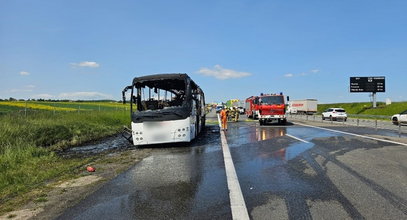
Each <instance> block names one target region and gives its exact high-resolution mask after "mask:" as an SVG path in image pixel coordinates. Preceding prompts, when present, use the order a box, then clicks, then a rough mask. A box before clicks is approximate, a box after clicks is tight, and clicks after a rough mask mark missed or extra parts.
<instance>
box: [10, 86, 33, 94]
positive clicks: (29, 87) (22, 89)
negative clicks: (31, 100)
mask: <svg viewBox="0 0 407 220" xmlns="http://www.w3.org/2000/svg"><path fill="white" fill-rule="evenodd" d="M34 88H35V86H34V85H26V86H24V87H21V88H18V89H10V90H9V92H11V93H19V92H32V91H33V90H34Z"/></svg>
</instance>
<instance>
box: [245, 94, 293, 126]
mask: <svg viewBox="0 0 407 220" xmlns="http://www.w3.org/2000/svg"><path fill="white" fill-rule="evenodd" d="M245 104H246V106H245V107H246V115H247V117H249V118H253V119H259V123H260V125H264V124H266V123H268V122H273V121H278V123H279V124H285V123H286V122H287V119H286V116H285V109H286V108H285V107H286V106H285V100H284V95H283V94H282V93H280V94H263V93H262V94H260V96H251V97H249V98H247V99H246V103H245Z"/></svg>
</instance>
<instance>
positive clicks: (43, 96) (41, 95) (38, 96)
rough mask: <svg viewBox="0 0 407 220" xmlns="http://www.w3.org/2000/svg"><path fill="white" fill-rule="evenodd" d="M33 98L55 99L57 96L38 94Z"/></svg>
mask: <svg viewBox="0 0 407 220" xmlns="http://www.w3.org/2000/svg"><path fill="white" fill-rule="evenodd" d="M33 98H35V99H53V98H55V96H53V95H50V94H46V93H44V94H36V95H34V96H33Z"/></svg>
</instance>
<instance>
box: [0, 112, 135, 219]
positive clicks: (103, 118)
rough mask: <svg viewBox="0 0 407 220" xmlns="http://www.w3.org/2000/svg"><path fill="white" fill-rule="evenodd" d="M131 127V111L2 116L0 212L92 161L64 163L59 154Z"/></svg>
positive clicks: (37, 113)
mask: <svg viewBox="0 0 407 220" xmlns="http://www.w3.org/2000/svg"><path fill="white" fill-rule="evenodd" d="M129 123H130V117H129V113H128V112H127V111H126V112H125V111H101V112H99V111H83V112H79V113H78V112H58V113H57V114H54V113H53V112H52V111H38V112H36V113H35V114H28V115H27V116H24V114H10V113H9V114H3V115H0V171H1V172H0V212H1V210H2V207H1V206H2V204H5V203H7V201H9V200H10V199H12V198H15V197H17V196H19V195H22V194H24V193H26V192H29V191H30V190H32V189H34V188H36V187H39V186H41V185H44V184H45V182H47V181H49V180H52V179H55V178H59V177H61V176H64V175H70V174H71V175H72V174H73V173H75V172H77V171H78V167H81V166H82V165H84V164H86V163H87V162H89V160H90V158H87V159H86V158H85V159H83V158H82V159H64V158H61V157H59V156H58V155H57V154H56V153H55V150H57V149H63V148H67V147H70V146H74V145H78V144H81V143H84V142H87V141H90V140H94V139H98V138H101V137H105V136H108V135H112V134H115V133H117V132H119V131H120V130H121V129H122V127H123V125H128V124H129ZM3 208H4V207H3Z"/></svg>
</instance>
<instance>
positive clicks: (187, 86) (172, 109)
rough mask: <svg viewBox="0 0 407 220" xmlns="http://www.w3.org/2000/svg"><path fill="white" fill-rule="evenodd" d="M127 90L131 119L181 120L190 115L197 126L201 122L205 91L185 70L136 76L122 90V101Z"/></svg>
mask: <svg viewBox="0 0 407 220" xmlns="http://www.w3.org/2000/svg"><path fill="white" fill-rule="evenodd" d="M127 90H131V97H130V102H131V107H130V109H131V110H130V111H131V119H132V122H133V123H142V122H149V121H171V120H181V119H186V118H187V117H191V116H193V117H194V120H195V119H196V121H197V123H198V124H199V125H200V126H202V127H203V126H204V123H205V112H204V109H205V101H204V93H203V91H202V90H201V88H200V87H199V86H198V85H197V84H195V82H193V81H192V80H191V78H190V77H189V76H188V75H187V74H158V75H149V76H142V77H136V78H134V80H133V83H132V85H131V86H128V87H126V88H125V89H124V90H123V101H124V102H125V93H126V91H127ZM195 117H196V118H195ZM199 130H201V129H200V128H199Z"/></svg>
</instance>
